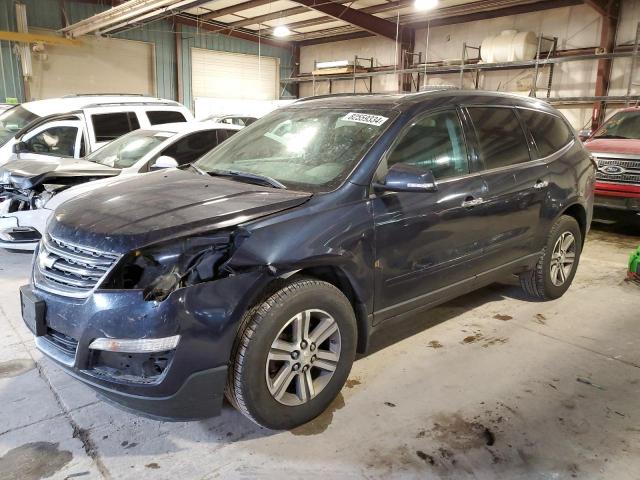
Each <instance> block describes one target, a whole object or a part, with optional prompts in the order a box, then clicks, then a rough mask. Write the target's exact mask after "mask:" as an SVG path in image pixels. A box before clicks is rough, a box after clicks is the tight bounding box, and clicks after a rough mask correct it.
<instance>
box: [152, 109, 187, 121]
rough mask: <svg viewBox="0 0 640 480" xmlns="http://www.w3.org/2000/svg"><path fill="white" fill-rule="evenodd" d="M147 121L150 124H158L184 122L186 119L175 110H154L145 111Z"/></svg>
mask: <svg viewBox="0 0 640 480" xmlns="http://www.w3.org/2000/svg"><path fill="white" fill-rule="evenodd" d="M147 117H148V118H149V123H150V124H151V125H160V124H162V123H177V122H186V121H187V119H186V118H185V117H184V115H183V114H182V113H180V112H176V111H175V110H154V111H151V112H147Z"/></svg>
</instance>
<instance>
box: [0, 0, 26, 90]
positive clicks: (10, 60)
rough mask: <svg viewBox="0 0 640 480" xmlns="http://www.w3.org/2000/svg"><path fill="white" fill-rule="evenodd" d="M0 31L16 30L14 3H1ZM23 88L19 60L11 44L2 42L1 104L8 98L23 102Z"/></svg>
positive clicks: (0, 54)
mask: <svg viewBox="0 0 640 480" xmlns="http://www.w3.org/2000/svg"><path fill="white" fill-rule="evenodd" d="M0 30H14V31H15V30H16V25H15V7H14V5H13V2H9V1H6V0H2V1H1V2H0ZM22 94H23V86H22V77H21V75H20V65H19V62H18V58H17V57H16V56H15V55H14V54H13V49H12V46H11V43H10V42H4V41H0V102H4V101H5V99H6V98H7V97H9V98H18V99H19V100H22Z"/></svg>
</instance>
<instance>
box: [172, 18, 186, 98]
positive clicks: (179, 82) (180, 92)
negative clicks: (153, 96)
mask: <svg viewBox="0 0 640 480" xmlns="http://www.w3.org/2000/svg"><path fill="white" fill-rule="evenodd" d="M174 31H175V32H176V33H175V36H176V99H177V100H178V102H179V103H183V102H184V88H183V87H184V81H183V79H182V24H180V23H174ZM187 108H189V106H187Z"/></svg>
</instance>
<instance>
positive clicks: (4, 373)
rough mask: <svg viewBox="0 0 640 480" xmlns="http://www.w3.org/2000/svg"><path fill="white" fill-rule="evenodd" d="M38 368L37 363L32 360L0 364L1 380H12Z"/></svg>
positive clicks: (18, 360)
mask: <svg viewBox="0 0 640 480" xmlns="http://www.w3.org/2000/svg"><path fill="white" fill-rule="evenodd" d="M34 368H36V363H35V362H34V361H33V360H30V359H26V358H25V359H17V360H10V361H8V362H2V363H0V378H11V377H17V376H18V375H22V374H23V373H27V372H28V371H29V370H33V369H34Z"/></svg>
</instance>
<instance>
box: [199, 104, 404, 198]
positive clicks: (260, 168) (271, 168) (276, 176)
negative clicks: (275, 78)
mask: <svg viewBox="0 0 640 480" xmlns="http://www.w3.org/2000/svg"><path fill="white" fill-rule="evenodd" d="M392 116H393V117H395V113H394V112H391V111H387V110H382V111H371V110H367V111H361V110H359V111H353V110H348V109H333V108H332V109H327V108H319V109H304V110H303V109H297V108H296V109H287V110H277V111H275V112H273V113H271V114H269V115H268V116H266V117H264V118H262V119H261V120H258V121H257V122H256V123H254V124H253V125H251V126H250V127H247V128H246V129H243V130H241V131H239V132H238V133H237V134H235V135H234V136H233V137H231V139H229V140H227V141H226V142H224V143H223V144H221V145H220V146H219V147H218V148H216V149H215V150H212V151H211V152H210V153H209V154H207V155H205V156H204V157H202V158H201V159H200V160H199V161H198V162H197V163H196V166H197V167H198V168H200V169H201V170H204V171H206V172H209V173H213V174H215V173H216V171H219V172H222V171H224V172H230V171H231V172H239V173H250V174H254V175H261V176H265V177H269V178H270V179H273V180H276V181H277V182H280V183H282V184H283V185H285V186H286V187H287V188H291V189H294V190H303V191H313V192H322V191H330V190H333V189H335V188H336V187H337V186H339V185H340V184H341V183H342V181H343V180H344V179H345V178H346V177H347V175H349V173H350V172H351V171H352V170H353V168H354V167H355V166H356V164H357V163H358V162H359V161H360V160H361V159H362V157H363V156H364V154H365V153H366V152H367V151H368V150H369V148H370V147H371V145H373V143H374V142H375V141H376V140H377V139H378V138H379V137H380V135H381V134H382V132H384V130H385V129H386V128H387V126H388V125H389V124H390V123H391V117H392Z"/></svg>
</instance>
